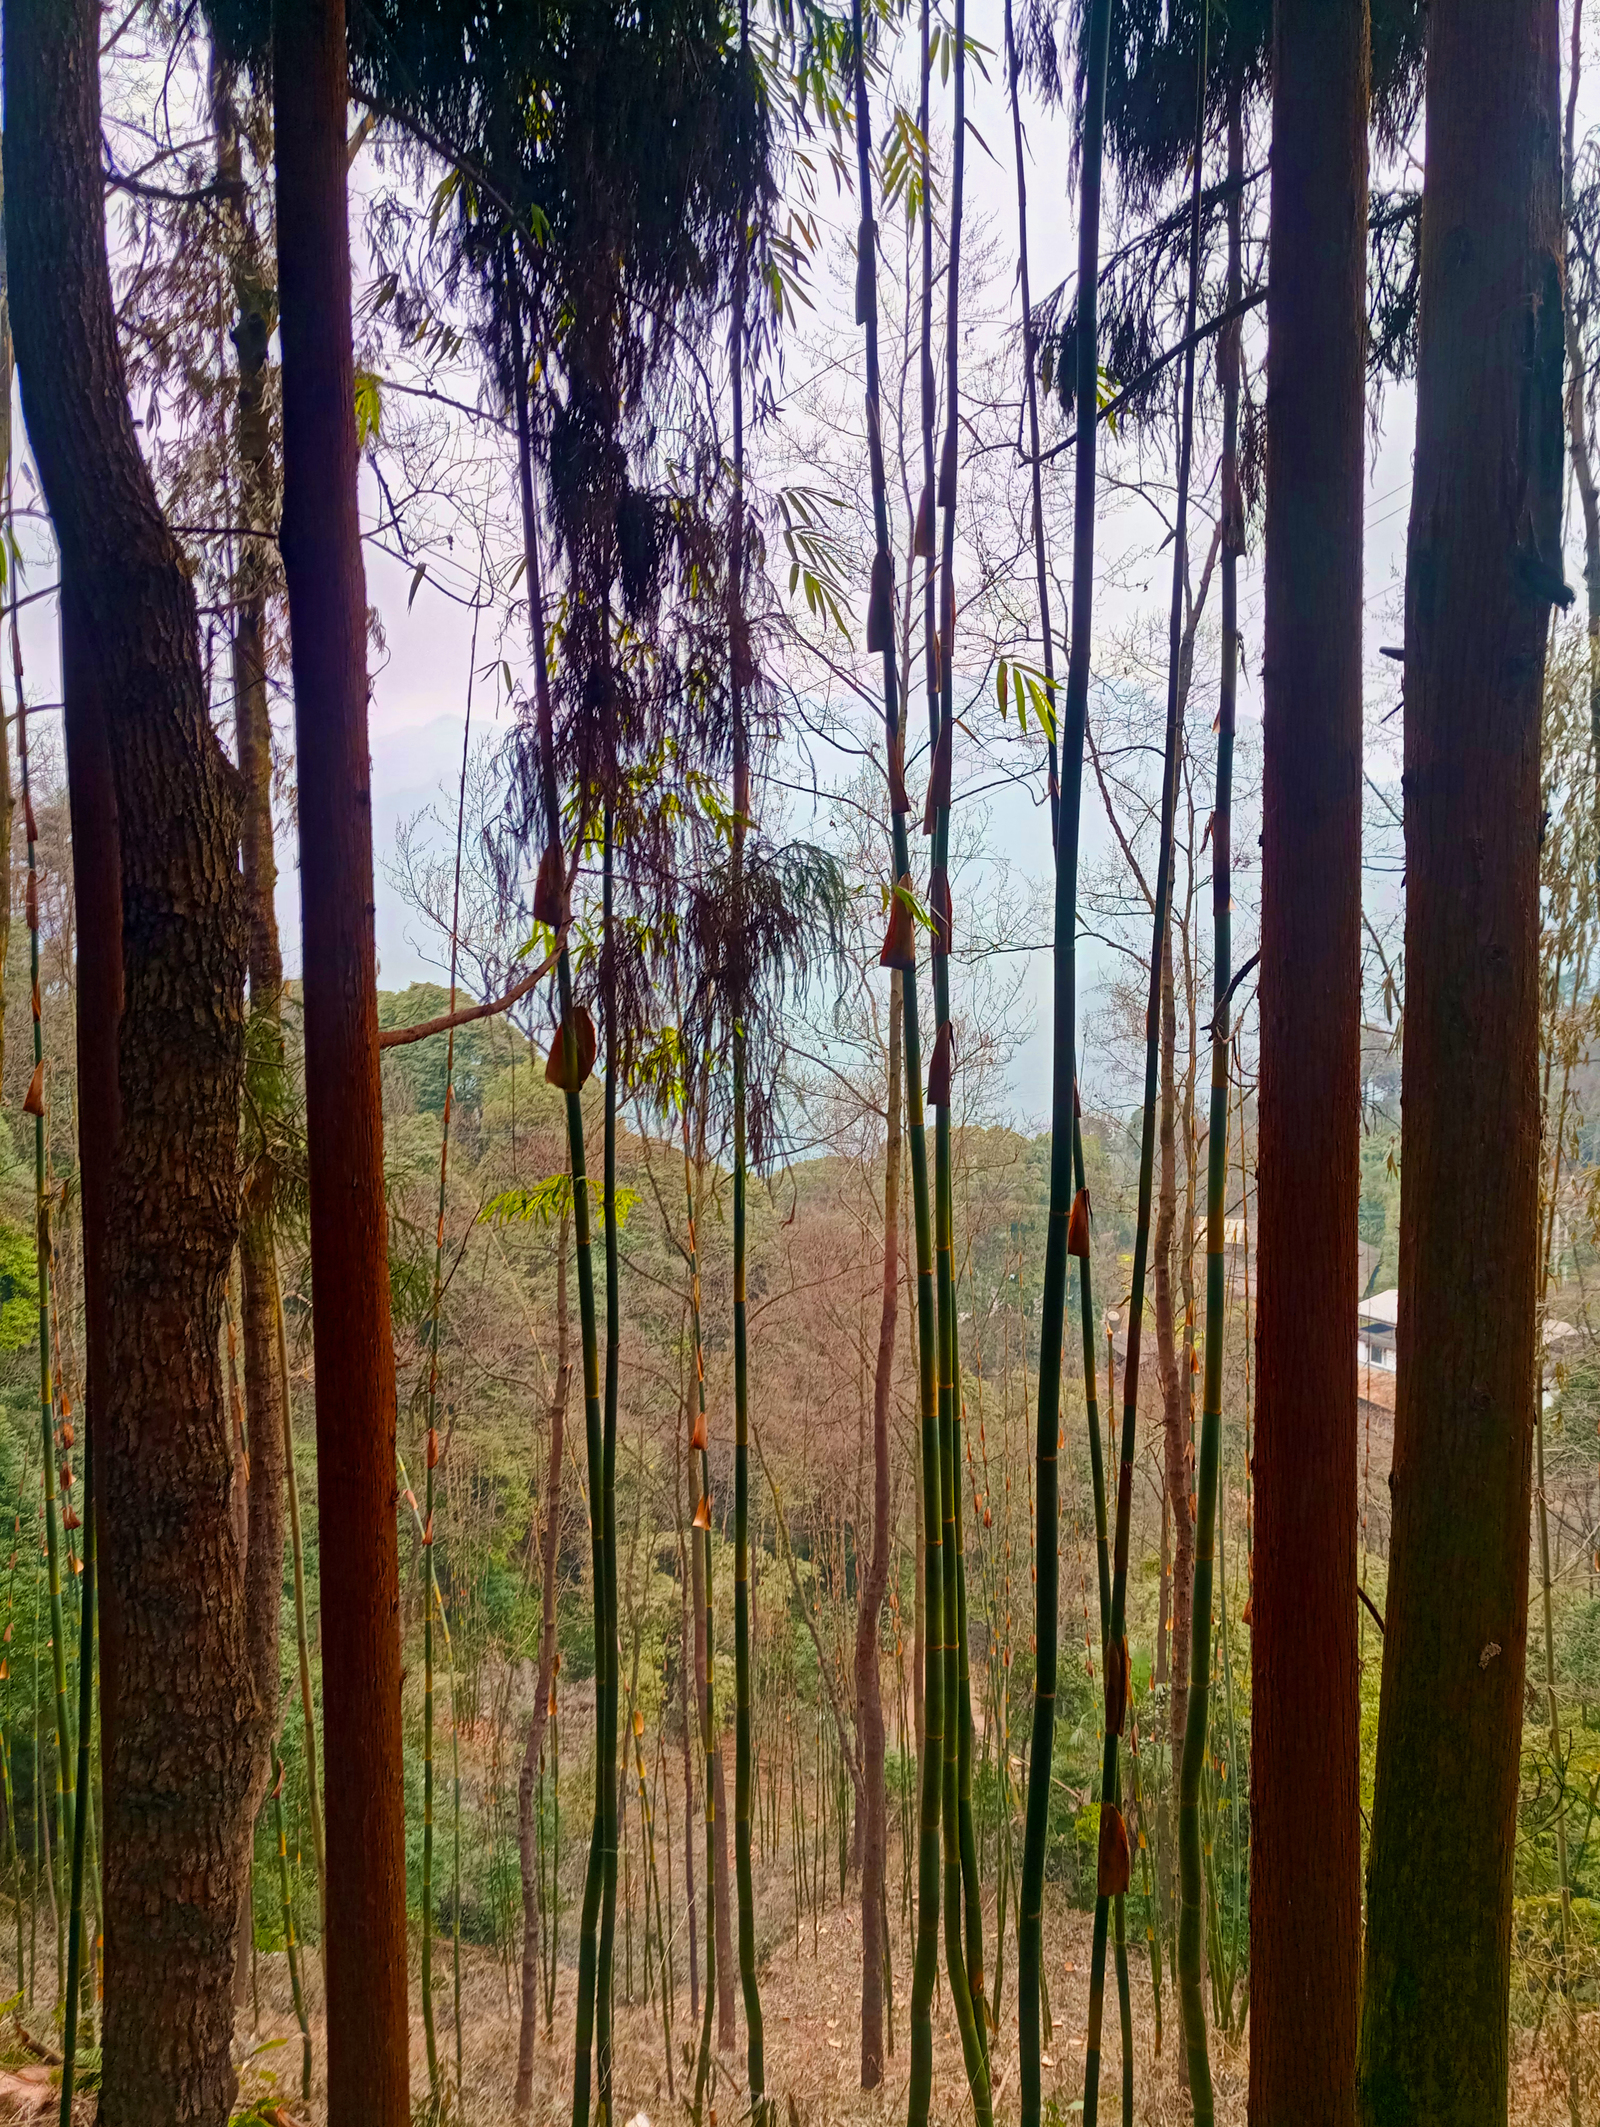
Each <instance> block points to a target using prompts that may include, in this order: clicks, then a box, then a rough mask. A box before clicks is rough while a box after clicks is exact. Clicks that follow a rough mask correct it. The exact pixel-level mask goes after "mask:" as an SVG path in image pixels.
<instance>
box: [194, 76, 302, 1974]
mask: <svg viewBox="0 0 1600 2127" xmlns="http://www.w3.org/2000/svg"><path fill="white" fill-rule="evenodd" d="M235 85H236V72H235V69H234V66H233V64H232V62H231V61H230V59H229V57H228V55H227V53H226V50H225V49H224V47H223V46H222V45H221V44H220V43H218V44H216V45H215V46H214V47H213V52H212V60H211V105H212V125H213V128H214V131H215V134H216V142H217V177H218V180H219V183H221V184H223V185H226V186H230V187H232V188H234V189H233V190H232V191H231V192H230V195H229V201H228V204H227V207H226V209H225V219H224V222H223V232H224V234H223V248H224V253H225V256H226V258H227V261H228V265H229V268H230V278H231V280H232V284H233V288H234V292H235V316H234V323H233V328H232V335H231V336H232V340H233V344H234V349H235V352H236V355H237V358H238V364H239V369H238V390H237V397H236V402H235V405H236V415H235V430H234V445H235V449H236V450H237V453H238V460H239V472H240V497H241V501H242V505H243V511H242V514H243V519H244V522H245V524H246V525H247V526H248V527H250V528H251V529H252V530H254V531H257V532H262V533H264V532H266V531H267V530H268V528H269V527H270V525H271V522H272V519H273V517H274V516H275V514H276V502H275V498H274V496H273V493H272V485H273V483H272V478H271V472H272V468H271V448H272V444H271V425H270V423H269V420H268V417H267V403H266V370H267V346H268V341H269V338H270V324H271V321H270V319H269V317H268V316H267V314H266V310H265V300H266V299H265V296H264V294H263V290H264V288H265V286H266V283H267V273H266V271H265V269H264V264H263V260H262V258H261V245H260V240H259V237H258V235H257V231H256V227H255V222H254V219H253V215H252V213H251V209H250V205H249V202H248V201H247V200H246V198H245V197H244V194H243V190H242V169H243V158H242V153H241V146H240V132H239V115H238V111H237V109H236V107H235V103H234V90H235ZM268 569H269V559H268V554H267V549H266V545H265V542H264V540H263V539H260V538H250V537H246V538H245V539H244V540H243V541H242V542H241V550H240V560H239V566H238V569H237V571H236V573H235V576H234V596H235V608H234V616H233V701H234V730H235V738H236V745H237V752H238V758H239V774H240V778H241V781H242V784H243V812H242V818H241V822H240V837H239V841H240V855H241V858H242V860H243V863H242V869H243V872H244V894H245V923H246V938H247V960H246V965H247V970H248V973H249V978H250V1015H251V1019H252V1022H253V1035H252V1039H251V1042H250V1045H249V1060H248V1062H247V1064H246V1068H245V1082H246V1086H245V1089H246V1096H247V1097H246V1118H247V1119H246V1130H245V1145H246V1161H247V1172H246V1178H245V1186H244V1201H243V1212H242V1217H241V1219H240V1225H239V1272H240V1275H239V1288H240V1290H239V1303H240V1304H239V1316H240V1328H241V1332H242V1341H243V1346H244V1401H245V1413H246V1417H247V1420H248V1435H249V1459H248V1478H247V1484H246V1493H245V1532H246V1533H245V1542H244V1561H245V1565H244V1589H245V1635H246V1638H247V1641H248V1643H249V1648H250V1671H251V1674H252V1676H253V1677H254V1678H255V1682H256V1690H257V1692H258V1693H259V1695H260V1699H261V1705H262V1710H263V1712H264V1713H265V1715H266V1717H267V1718H266V1721H265V1723H264V1724H263V1727H262V1731H261V1737H260V1741H259V1743H258V1746H257V1749H256V1755H255V1763H254V1766H253V1768H252V1774H251V1781H250V1801H249V1806H248V1823H247V1830H246V1837H247V1839H248V1840H249V1841H250V1842H251V1846H252V1855H253V1843H254V1831H255V1820H256V1817H257V1815H258V1814H259V1812H260V1809H261V1804H262V1801H263V1799H264V1798H265V1795H266V1791H267V1779H268V1774H269V1770H270V1764H271V1751H270V1748H269V1745H270V1739H271V1737H272V1735H273V1734H274V1733H275V1732H276V1730H277V1725H278V1703H279V1697H280V1690H279V1676H278V1617H279V1610H280V1608H281V1605H282V1600H283V1513H284V1493H283V1479H284V1441H285V1437H286V1434H287V1431H288V1427H287V1422H286V1421H287V1412H286V1409H285V1405H286V1402H287V1398H288V1393H289V1384H288V1383H287V1382H286V1381H285V1380H284V1379H283V1375H282V1369H281V1367H280V1365H279V1362H278V1309H279V1306H280V1304H281V1295H280V1292H279V1288H278V1258H277V1248H276V1242H275V1238H274V1232H273V1226H274V1219H275V1216H276V1199H277V1174H276V1169H275V1165H274V1159H273V1150H272V1144H271V1141H270V1139H269V1138H268V1136H267V1135H266V1132H265V1130H264V1128H263V1125H264V1124H265V1123H269V1122H270V1121H271V1120H272V1118H274V1117H275V1116H277V1115H279V1114H280V1113H281V1112H282V1109H283V1106H284V1091H285V1089H284V1056H283V1030H282V1025H281V1010H280V1005H281V998H282V992H283V955H282V953H281V951H280V950H279V945H278V917H277V909H276V906H275V897H276V890H277V883H278V864H277V855H276V851H275V849H274V847H273V835H272V718H271V712H270V709H269V706H268V697H267V674H266V651H265V631H266V602H267V599H266V584H267V574H268ZM252 1925H253V1920H252V1900H251V1885H250V1882H249V1879H248V1874H247V1878H246V1882H245V1887H244V1899H243V1903H242V1906H241V1909H240V1916H239V1942H238V1954H237V1958H236V1962H235V1966H234V1985H233V1995H234V2002H235V2004H236V2005H242V2004H243V2002H244V2000H245V1998H246V1995H247V1992H248V1988H249V1976H250V1945H251V1930H252Z"/></svg>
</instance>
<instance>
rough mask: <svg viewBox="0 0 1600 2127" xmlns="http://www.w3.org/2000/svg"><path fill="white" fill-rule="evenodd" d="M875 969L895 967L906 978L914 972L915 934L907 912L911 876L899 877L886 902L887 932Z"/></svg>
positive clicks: (909, 913)
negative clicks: (877, 967)
mask: <svg viewBox="0 0 1600 2127" xmlns="http://www.w3.org/2000/svg"><path fill="white" fill-rule="evenodd" d="M878 965H879V967H891V968H893V967H897V968H899V969H901V970H902V972H903V973H905V974H907V975H910V974H914V973H915V972H916V965H917V933H916V918H915V917H914V916H913V915H912V912H911V874H910V873H909V872H905V873H903V874H902V876H901V878H900V881H899V884H898V885H897V886H896V887H895V890H894V893H893V895H892V896H891V898H890V901H889V928H888V929H887V930H886V931H885V932H884V937H883V951H882V952H881V953H880V954H879V955H878Z"/></svg>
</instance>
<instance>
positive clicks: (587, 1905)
mask: <svg viewBox="0 0 1600 2127" xmlns="http://www.w3.org/2000/svg"><path fill="white" fill-rule="evenodd" d="M506 292H507V308H508V310H509V313H510V323H511V349H512V372H513V382H512V391H513V398H514V400H515V413H516V424H517V477H518V490H519V499H520V503H521V511H522V551H523V574H524V577H525V578H526V581H527V586H528V633H529V636H530V638H531V641H532V649H533V672H534V711H535V715H536V717H537V719H538V731H539V772H540V782H541V785H542V791H541V795H542V797H543V801H544V831H545V854H544V860H543V863H542V864H541V871H543V869H544V865H546V864H548V865H549V867H550V873H551V885H552V889H553V892H554V895H555V897H556V898H557V899H558V900H559V902H560V903H561V911H560V913H561V924H560V932H559V941H560V951H559V955H558V958H557V960H556V993H557V999H558V1003H559V1008H560V1013H561V1022H560V1026H559V1028H558V1029H557V1033H556V1045H555V1049H554V1050H553V1051H552V1056H551V1062H552V1064H554V1063H555V1061H556V1057H557V1055H559V1058H560V1065H559V1072H558V1074H556V1075H558V1076H559V1078H560V1080H561V1081H562V1088H563V1090H564V1092H565V1094H566V1121H567V1158H568V1162H569V1166H570V1171H571V1176H572V1227H573V1241H574V1253H575V1256H576V1259H577V1266H578V1322H579V1329H580V1333H581V1336H582V1340H583V1406H584V1438H585V1447H586V1450H587V1458H588V1477H589V1503H590V1505H589V1533H590V1558H591V1566H592V1571H593V1576H594V1622H595V1634H594V1641H595V1703H596V1710H597V1718H599V1717H600V1709H601V1705H602V1701H603V1699H604V1695H605V1676H606V1668H607V1662H608V1654H607V1646H606V1581H605V1561H604V1557H603V1555H602V1521H601V1507H602V1504H603V1499H604V1481H603V1480H604V1454H603V1445H602V1432H601V1419H600V1352H599V1340H598V1336H597V1331H596V1315H595V1304H594V1250H593V1243H592V1236H591V1230H590V1221H589V1170H588V1164H587V1160H586V1157H585V1153H584V1142H583V1101H582V1084H583V1079H584V1077H585V1076H586V1075H587V1072H586V1070H584V1068H583V1066H582V1062H581V1059H580V1056H579V1048H578V1026H577V1021H576V1019H575V1018H574V1015H573V1000H572V960H571V956H570V954H569V952H568V949H567V936H566V920H565V917H566V910H565V900H566V879H565V872H564V868H563V864H562V853H561V799H560V794H559V792H558V790H557V787H556V764H555V733H554V711H553V708H552V704H551V699H550V667H549V659H548V655H547V648H546V643H545V619H544V593H543V587H542V581H541V577H540V571H539V539H538V520H537V518H536V516H535V512H534V502H533V440H532V435H531V432H530V424H529V418H528V374H527V364H526V359H525V355H524V350H523V339H522V299H521V294H520V291H519V290H518V289H517V288H516V286H515V283H514V280H513V279H512V277H511V276H509V275H508V276H507V291H506ZM546 1076H547V1077H551V1076H552V1073H551V1072H550V1071H549V1070H547V1071H546ZM600 1800H601V1797H600V1795H599V1794H598V1793H597V1795H596V1805H597V1807H596V1817H595V1824H594V1828H593V1833H592V1835H591V1838H590V1848H589V1868H588V1873H587V1875H586V1877H585V1879H584V1887H583V1908H582V1913H581V1916H580V1923H579V1940H578V2007H577V2017H576V2028H575V2032H574V2047H573V2069H572V2120H573V2127H587V2122H588V2118H589V2099H590V2089H591V2084H590V2053H591V2048H592V2045H593V2039H594V2000H595V1963H596V1956H597V1946H596V1939H595V1931H596V1924H597V1922H598V1919H599V1914H600V1889H601V1868H602V1861H601V1849H600V1836H601V1832H602V1826H601V1822H600V1816H599V1803H600Z"/></svg>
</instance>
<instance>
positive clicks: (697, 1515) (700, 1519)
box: [694, 1497, 711, 1529]
mask: <svg viewBox="0 0 1600 2127" xmlns="http://www.w3.org/2000/svg"><path fill="white" fill-rule="evenodd" d="M694 1526H695V1528H697V1529H709V1528H710V1526H711V1502H710V1500H709V1499H706V1498H704V1497H702V1498H701V1501H700V1504H699V1506H697V1507H696V1508H695V1510H694Z"/></svg>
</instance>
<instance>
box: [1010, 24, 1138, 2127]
mask: <svg viewBox="0 0 1600 2127" xmlns="http://www.w3.org/2000/svg"><path fill="white" fill-rule="evenodd" d="M1086 27H1087V45H1086V52H1085V69H1084V74H1085V80H1084V108H1083V136H1082V137H1083V147H1082V160H1081V169H1080V181H1079V220H1078V326H1077V374H1076V377H1075V379H1074V383H1075V390H1076V400H1077V404H1078V406H1079V408H1080V409H1082V408H1087V409H1090V410H1091V412H1092V409H1093V408H1094V406H1095V404H1096V398H1097V389H1098V378H1099V366H1098V364H1099V338H1098V325H1097V304H1096V291H1097V287H1098V282H1099V273H1100V184H1101V161H1102V152H1103V146H1104V138H1105V103H1106V65H1107V56H1108V53H1109V50H1110V38H1111V5H1110V0H1092V4H1091V6H1090V8H1089V12H1088V18H1087V25H1086ZM1098 429H1099V423H1098V422H1097V421H1095V420H1093V419H1085V420H1081V421H1080V422H1079V423H1078V430H1077V462H1076V470H1075V476H1074V480H1075V495H1074V505H1073V508H1074V516H1073V554H1072V642H1071V652H1070V657H1069V661H1068V666H1067V696H1066V714H1065V718H1064V720H1063V726H1064V729H1063V746H1062V764H1061V765H1062V781H1061V795H1060V801H1059V807H1058V810H1057V817H1056V837H1055V839H1056V890H1055V938H1054V972H1055V1002H1054V1019H1053V1051H1054V1075H1053V1087H1052V1095H1051V1148H1050V1223H1049V1227H1048V1230H1047V1234H1046V1241H1045V1265H1044V1291H1043V1295H1042V1300H1041V1310H1040V1319H1041V1332H1040V1335H1041V1341H1040V1348H1039V1380H1038V1391H1037V1404H1036V1426H1037V1440H1036V1446H1035V1451H1034V1459H1035V1508H1034V1512H1035V1529H1036V1533H1035V1541H1034V1552H1035V1571H1036V1590H1035V1597H1034V1637H1035V1642H1036V1650H1037V1651H1036V1655H1035V1666H1034V1701H1033V1732H1032V1740H1031V1745H1030V1749H1029V1755H1028V1805H1027V1818H1026V1822H1025V1826H1024V1833H1023V1853H1022V1882H1021V1886H1020V1892H1019V1903H1018V1913H1017V1919H1018V1937H1017V2027H1018V2060H1019V2076H1020V2082H1021V2117H1022V2127H1039V2123H1040V2109H1041V2087H1040V2086H1041V2076H1040V2053H1041V2051H1042V2045H1041V2030H1040V2011H1041V2005H1042V2003H1041V1997H1042V1994H1043V1988H1044V1972H1043V1959H1042V1956H1041V1942H1040V1920H1041V1914H1042V1909H1043V1902H1044V1871H1045V1848H1046V1843H1047V1840H1048V1835H1049V1822H1050V1772H1051V1765H1052V1761H1053V1757H1054V1751H1055V1701H1056V1657H1057V1609H1058V1603H1059V1592H1060V1586H1059V1576H1058V1570H1057V1563H1056V1556H1057V1543H1058V1529H1059V1496H1058V1472H1057V1464H1056V1456H1057V1442H1058V1439H1059V1436H1060V1411H1061V1346H1062V1339H1063V1335H1064V1331H1065V1327H1066V1311H1067V1255H1068V1226H1069V1216H1070V1212H1071V1207H1072V1203H1073V1200H1074V1177H1073V1143H1074V1121H1075V1114H1076V1108H1077V1085H1076V1072H1075V1064H1076V1048H1077V1035H1076V1018H1077V907H1078V835H1079V821H1080V814H1081V809H1082V797H1083V739H1084V727H1085V723H1086V719H1087V712H1088V700H1089V631H1090V624H1091V621H1092V618H1093V599H1094V513H1095V485H1096V482H1095V469H1096V445H1097V441H1098ZM1035 456H1037V453H1035ZM1048 639H1049V638H1048V631H1047V632H1046V640H1047V641H1048ZM1085 1298H1087V1294H1086V1293H1085ZM1092 1321H1093V1317H1092V1315H1091V1314H1089V1313H1088V1311H1087V1308H1086V1310H1085V1332H1086V1334H1092V1329H1091V1325H1092ZM1090 1364H1091V1366H1092V1361H1091V1362H1090ZM1091 1430H1092V1431H1093V1432H1094V1433H1095V1436H1096V1438H1097V1437H1098V1427H1097V1426H1094V1424H1093V1421H1091ZM1127 1482H1128V1487H1129V1490H1130V1493H1131V1487H1132V1465H1131V1441H1130V1443H1129V1463H1128V1470H1127ZM1119 1505H1120V1501H1119ZM1119 1525H1120V1514H1119ZM1105 1615H1106V1632H1105V1637H1106V1641H1107V1643H1108V1645H1109V1642H1110V1640H1111V1638H1112V1637H1113V1634H1114V1631H1115V1627H1116V1625H1117V1624H1118V1623H1119V1622H1120V1620H1119V1619H1118V1618H1117V1616H1116V1615H1115V1613H1114V1611H1113V1609H1112V1607H1111V1606H1110V1604H1109V1603H1108V1605H1107V1609H1106V1613H1105ZM1108 1792H1109V1789H1108V1787H1107V1786H1106V1784H1105V1783H1104V1782H1103V1781H1102V1785H1101V1794H1102V1797H1103V1796H1104V1795H1105V1794H1107V1793H1108ZM1102 1806H1103V1805H1102ZM1096 1940H1097V1942H1098V1943H1099V1945H1100V1955H1101V1960H1102V1967H1101V1969H1102V1984H1103V1959H1104V1921H1103V1918H1102V1916H1101V1913H1100V1911H1099V1909H1098V1907H1097V1912H1096ZM1095 2017H1096V2003H1095V2000H1094V1996H1093V1992H1092V1991H1091V1998H1090V2019H1091V2026H1092V2027H1093V2025H1094V2021H1095ZM1096 2035H1097V2034H1096ZM1091 2090H1094V2091H1095V2092H1096V2095H1097V2086H1095V2085H1093V2084H1091V2083H1089V2082H1087V2081H1086V2083H1085V2100H1084V2103H1085V2120H1086V2121H1087V2120H1089V2118H1090V2114H1089V2109H1088V2108H1089V2106H1090V2104H1091V2103H1092V2102H1094V2101H1095V2100H1094V2099H1093V2098H1091V2096H1090V2092H1091Z"/></svg>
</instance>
